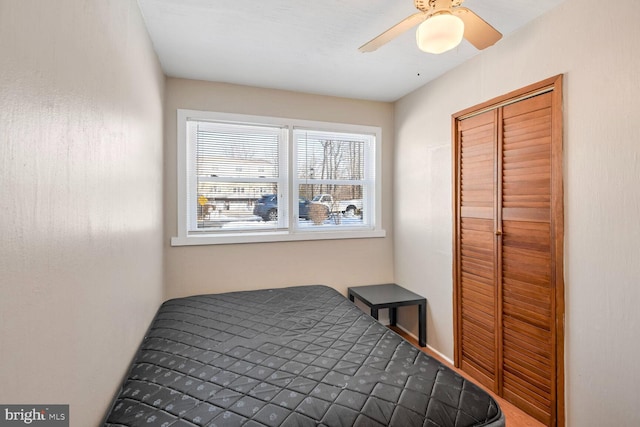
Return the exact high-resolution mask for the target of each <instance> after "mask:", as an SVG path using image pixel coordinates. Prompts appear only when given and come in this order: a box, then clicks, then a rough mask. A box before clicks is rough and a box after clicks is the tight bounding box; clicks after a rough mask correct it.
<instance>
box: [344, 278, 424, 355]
mask: <svg viewBox="0 0 640 427" xmlns="http://www.w3.org/2000/svg"><path fill="white" fill-rule="evenodd" d="M348 292H349V300H351V301H352V302H353V301H354V297H355V298H358V299H359V300H360V301H362V302H363V303H365V304H366V305H367V306H368V307H369V308H370V309H371V317H373V318H374V319H376V320H377V319H378V310H379V309H381V308H388V309H389V321H390V323H391V326H395V324H396V317H397V309H398V307H402V306H405V305H417V306H418V335H419V336H418V344H419V345H420V347H425V346H426V345H427V325H426V322H427V319H426V318H427V300H426V298H425V297H423V296H420V295H418V294H415V293H413V292H411V291H409V290H407V289H405V288H403V287H402V286H398V285H396V284H395V283H388V284H386V285H370V286H356V287H353V288H349V289H348Z"/></svg>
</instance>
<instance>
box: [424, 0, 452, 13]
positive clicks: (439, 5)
mask: <svg viewBox="0 0 640 427" xmlns="http://www.w3.org/2000/svg"><path fill="white" fill-rule="evenodd" d="M463 1H464V0H413V4H414V5H415V7H416V9H418V10H420V11H422V12H429V14H434V13H436V12H440V11H442V10H450V9H451V8H452V7H458V6H460V5H461V4H462V2H463Z"/></svg>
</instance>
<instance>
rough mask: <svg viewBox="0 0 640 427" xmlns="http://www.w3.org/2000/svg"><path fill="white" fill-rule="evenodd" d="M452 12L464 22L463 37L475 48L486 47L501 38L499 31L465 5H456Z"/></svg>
mask: <svg viewBox="0 0 640 427" xmlns="http://www.w3.org/2000/svg"><path fill="white" fill-rule="evenodd" d="M452 13H453V14H454V15H456V16H458V17H459V18H460V19H462V22H464V38H465V39H467V40H468V41H469V43H471V44H472V45H474V46H475V47H476V48H477V49H479V50H482V49H486V48H488V47H489V46H492V45H493V44H494V43H495V42H497V41H498V40H500V39H501V38H502V34H501V33H500V31H498V30H496V29H495V28H493V27H492V26H491V25H489V24H488V23H487V22H486V21H485V20H484V19H482V18H480V17H479V16H478V15H476V14H475V13H473V12H472V11H471V10H469V9H467V8H466V7H456V8H455V9H453V10H452Z"/></svg>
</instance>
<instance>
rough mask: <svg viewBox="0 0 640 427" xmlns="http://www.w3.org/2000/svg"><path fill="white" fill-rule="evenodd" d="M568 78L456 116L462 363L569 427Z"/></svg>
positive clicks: (529, 408)
mask: <svg viewBox="0 0 640 427" xmlns="http://www.w3.org/2000/svg"><path fill="white" fill-rule="evenodd" d="M561 104H562V76H557V77H554V78H551V79H547V80H545V81H543V82H540V83H537V84H535V85H531V86H529V87H526V88H523V89H522V90H520V91H516V92H513V93H511V94H507V95H505V96H503V97H500V98H496V99H494V100H492V101H489V102H487V103H484V104H481V105H479V106H476V107H472V108H469V109H467V110H465V111H462V112H460V113H458V114H456V115H454V116H453V137H454V140H455V142H454V153H453V154H454V159H455V163H454V169H455V170H454V192H455V193H454V206H453V207H454V214H455V218H454V268H453V278H454V313H455V317H454V322H455V324H454V330H455V334H456V339H455V345H456V347H455V364H456V366H457V367H459V368H461V369H462V370H464V371H465V372H467V373H469V374H470V375H471V376H472V377H473V378H475V379H476V380H477V381H478V382H479V383H481V384H483V385H485V386H486V387H488V388H490V389H491V390H493V391H494V392H495V393H496V394H498V395H499V396H501V397H503V398H505V399H506V400H508V401H509V402H511V403H513V404H515V405H516V406H518V407H519V408H521V409H523V410H524V411H525V412H527V413H528V414H530V415H532V416H533V417H535V418H537V419H538V420H540V421H541V422H543V423H545V424H546V425H549V426H556V425H559V426H562V425H564V380H563V379H564V364H563V357H564V352H563V348H564V342H563V341H564V327H563V319H564V282H563V269H562V258H563V229H564V224H563V207H562V206H563V190H562V109H561Z"/></svg>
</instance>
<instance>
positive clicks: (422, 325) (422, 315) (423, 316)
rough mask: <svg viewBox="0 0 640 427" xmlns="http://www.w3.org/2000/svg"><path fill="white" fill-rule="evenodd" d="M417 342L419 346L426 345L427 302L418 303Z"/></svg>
mask: <svg viewBox="0 0 640 427" xmlns="http://www.w3.org/2000/svg"><path fill="white" fill-rule="evenodd" d="M418 335H419V337H418V344H419V345H420V347H426V346H427V302H426V301H424V300H423V301H422V302H420V303H419V304H418Z"/></svg>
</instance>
